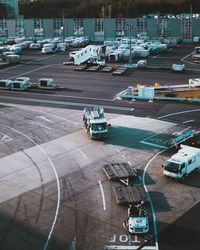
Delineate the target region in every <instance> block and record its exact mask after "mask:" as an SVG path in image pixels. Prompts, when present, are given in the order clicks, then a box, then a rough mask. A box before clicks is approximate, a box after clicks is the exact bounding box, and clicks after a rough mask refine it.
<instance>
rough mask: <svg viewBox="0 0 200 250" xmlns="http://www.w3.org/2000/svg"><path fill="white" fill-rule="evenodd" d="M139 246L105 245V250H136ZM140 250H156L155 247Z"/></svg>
mask: <svg viewBox="0 0 200 250" xmlns="http://www.w3.org/2000/svg"><path fill="white" fill-rule="evenodd" d="M139 247H140V246H116V245H106V246H105V249H111V250H115V249H121V250H129V249H130V250H137V249H138V248H139ZM142 250H158V247H157V246H145V247H143V248H142Z"/></svg>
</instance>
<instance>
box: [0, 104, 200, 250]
mask: <svg viewBox="0 0 200 250" xmlns="http://www.w3.org/2000/svg"><path fill="white" fill-rule="evenodd" d="M0 117H1V124H0V128H1V138H2V139H1V144H0V152H1V158H0V161H1V166H4V165H5V168H4V169H2V171H1V176H0V180H1V182H0V185H1V190H2V192H1V194H0V202H1V206H0V219H1V222H2V223H1V225H2V227H1V235H2V237H1V240H0V245H1V249H5V250H9V249H13V247H16V249H22V250H23V249H27V248H28V249H36V248H37V249H45V244H47V245H48V248H46V249H62V250H63V249H69V248H70V246H72V245H73V244H76V246H77V249H81V250H86V249H87V250H90V249H91V250H94V249H99V250H100V249H137V248H138V247H139V246H140V245H141V244H144V243H145V242H147V240H148V238H149V237H152V236H153V235H154V234H155V232H154V230H155V229H154V228H153V226H151V230H150V233H149V235H147V236H145V237H144V236H131V235H129V234H128V233H127V232H126V230H125V229H124V228H123V221H124V220H125V219H126V218H127V207H126V206H125V207H124V206H120V205H117V203H116V201H115V197H114V193H113V190H112V189H113V186H112V185H113V184H112V183H110V181H108V180H107V178H106V176H105V174H104V173H103V171H102V166H103V165H104V164H106V163H113V162H116V163H117V162H130V163H131V164H132V165H133V166H135V167H136V169H137V170H138V173H139V176H140V178H141V180H142V179H143V178H144V177H145V179H144V183H145V185H146V186H147V190H148V191H149V192H150V195H151V199H152V201H153V205H154V209H155V215H156V218H157V227H158V231H159V230H163V228H165V227H166V226H167V225H168V224H170V223H172V222H173V221H175V220H176V219H178V218H179V217H180V216H181V215H182V214H184V213H185V212H186V211H187V210H188V209H190V208H191V207H192V206H193V205H195V204H196V203H197V201H198V200H199V198H200V197H199V192H198V188H199V187H198V175H197V176H194V177H193V178H194V180H193V179H191V180H190V181H189V182H190V185H188V183H185V184H183V183H182V184H180V183H176V182H175V181H172V180H168V179H166V178H165V177H164V176H163V175H162V168H161V165H162V163H163V161H164V160H165V158H166V157H168V155H169V154H170V152H166V154H164V155H163V154H162V155H157V157H156V158H155V159H154V161H153V162H152V163H151V164H150V165H149V167H148V168H146V166H147V164H148V162H149V161H150V160H151V159H152V158H153V157H154V156H155V155H156V154H159V152H160V150H161V149H160V145H161V144H160V142H159V143H158V144H157V145H155V143H154V145H152V143H151V141H149V138H157V136H158V134H160V133H161V132H162V133H165V134H168V131H170V133H169V137H170V134H171V131H173V129H174V131H177V129H179V128H180V130H182V129H183V125H181V126H179V125H177V124H176V123H174V122H168V121H162V120H155V119H152V118H148V117H143V118H142V117H140V118H139V117H135V116H127V115H121V114H113V113H112V114H110V113H109V114H107V118H108V120H109V122H110V123H111V124H112V127H111V134H110V138H109V139H108V140H107V141H104V142H102V141H93V140H91V139H89V138H88V136H87V133H86V132H85V130H84V129H83V127H82V112H81V111H77V110H72V109H70V110H69V109H58V108H47V107H37V108H33V107H30V106H24V105H17V106H15V105H14V106H4V105H1V109H0ZM163 131H164V132H163ZM144 141H146V142H149V144H148V143H143V142H144ZM154 142H155V141H154ZM195 183H196V184H195ZM101 187H102V189H101ZM102 190H103V193H102ZM183 190H184V192H183ZM103 195H104V197H105V203H104V202H103ZM174 196H176V197H174ZM177 197H178V199H177ZM183 202H184V205H183ZM151 225H153V221H152V222H151ZM49 234H50V239H49V240H47V238H48V235H49ZM148 245H149V246H148V247H149V248H148V247H147V248H144V249H158V247H157V246H156V242H155V241H153V242H151V243H149V244H148ZM150 246H151V248H150ZM129 247H131V248H129ZM161 249H162V248H161Z"/></svg>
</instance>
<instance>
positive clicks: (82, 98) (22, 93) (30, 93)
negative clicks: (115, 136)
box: [3, 90, 113, 102]
mask: <svg viewBox="0 0 200 250" xmlns="http://www.w3.org/2000/svg"><path fill="white" fill-rule="evenodd" d="M3 92H4V93H6V92H7V93H11V91H10V90H3ZM13 92H14V91H13ZM25 93H26V92H23V91H22V92H17V94H18V95H24V94H25ZM28 94H29V95H39V96H51V97H52V96H55V97H66V98H73V99H81V100H95V101H108V102H112V101H113V100H111V99H106V98H96V97H83V96H72V95H58V94H53V95H52V94H42V93H33V92H28Z"/></svg>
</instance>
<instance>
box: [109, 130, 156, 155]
mask: <svg viewBox="0 0 200 250" xmlns="http://www.w3.org/2000/svg"><path fill="white" fill-rule="evenodd" d="M154 135H155V136H156V134H155V133H153V132H152V131H147V130H142V129H135V128H128V127H123V126H111V128H110V137H109V138H108V139H107V140H106V141H105V144H112V145H117V146H122V147H127V148H140V149H149V150H152V149H159V147H156V146H152V145H147V144H143V143H141V142H140V141H142V140H144V139H146V138H148V137H150V136H154Z"/></svg>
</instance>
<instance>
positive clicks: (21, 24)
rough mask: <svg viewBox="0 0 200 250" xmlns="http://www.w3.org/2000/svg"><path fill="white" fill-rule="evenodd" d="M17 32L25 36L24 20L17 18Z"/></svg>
mask: <svg viewBox="0 0 200 250" xmlns="http://www.w3.org/2000/svg"><path fill="white" fill-rule="evenodd" d="M15 34H16V36H17V37H24V36H25V28H24V20H23V19H16V20H15Z"/></svg>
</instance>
